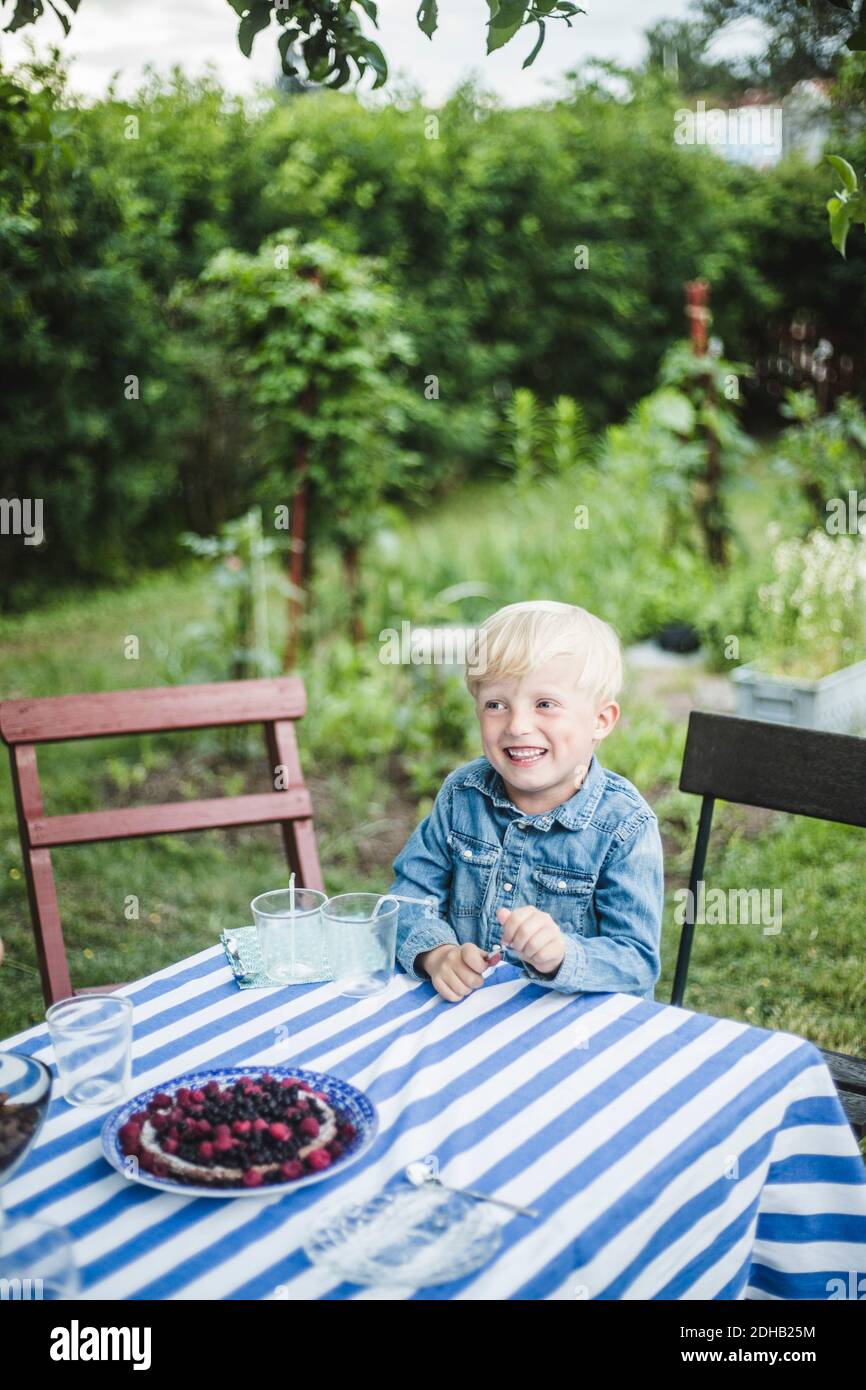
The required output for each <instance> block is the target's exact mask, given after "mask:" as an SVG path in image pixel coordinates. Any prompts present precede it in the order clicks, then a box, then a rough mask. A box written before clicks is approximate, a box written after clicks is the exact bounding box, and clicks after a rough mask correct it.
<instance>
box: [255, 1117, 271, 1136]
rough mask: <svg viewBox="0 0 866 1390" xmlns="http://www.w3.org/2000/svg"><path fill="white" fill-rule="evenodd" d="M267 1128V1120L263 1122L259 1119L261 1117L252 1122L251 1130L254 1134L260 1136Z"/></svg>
mask: <svg viewBox="0 0 866 1390" xmlns="http://www.w3.org/2000/svg"><path fill="white" fill-rule="evenodd" d="M267 1128H268V1122H267V1120H263V1119H261V1117H260V1118H259V1119H258V1120H253V1130H254V1132H255V1133H256V1134H261V1133H262V1132H263V1131H264V1130H266V1129H267ZM271 1132H272V1133H273V1126H271Z"/></svg>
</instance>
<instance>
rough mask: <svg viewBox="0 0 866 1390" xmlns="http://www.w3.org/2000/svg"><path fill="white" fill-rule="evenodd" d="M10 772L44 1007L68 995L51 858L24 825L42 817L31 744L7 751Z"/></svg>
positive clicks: (67, 974) (66, 969)
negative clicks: (34, 845)
mask: <svg viewBox="0 0 866 1390" xmlns="http://www.w3.org/2000/svg"><path fill="white" fill-rule="evenodd" d="M9 758H10V763H11V768H12V787H13V790H14V793H15V809H16V811H17V813H18V834H19V836H20V839H21V853H22V855H23V857H24V876H25V878H26V881H27V897H28V900H29V902H30V920H31V922H32V924H33V935H34V936H35V938H36V954H37V957H38V960H39V974H40V977H41V979H42V997H43V999H44V1000H45V1004H46V1007H47V1006H48V1005H50V1004H54V1003H55V1002H56V1001H57V1000H58V999H66V998H68V997H69V995H71V993H72V982H71V980H70V978H69V963H68V961H67V959H66V946H65V944H64V941H63V928H62V927H61V925H60V910H59V908H58V906H57V890H56V888H55V886H54V870H53V868H52V865H51V854H50V852H49V851H48V850H47V849H33V848H32V847H31V845H30V832H29V829H28V821H30V820H32V819H35V818H36V817H38V816H41V815H42V814H43V808H42V792H41V789H40V786H39V773H38V771H37V767H36V749H35V748H34V747H33V745H32V744H24V743H22V744H19V745H18V746H17V747H13V748H10V749H9Z"/></svg>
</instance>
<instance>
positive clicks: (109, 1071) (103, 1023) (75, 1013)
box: [45, 994, 132, 1106]
mask: <svg viewBox="0 0 866 1390" xmlns="http://www.w3.org/2000/svg"><path fill="white" fill-rule="evenodd" d="M45 1021H46V1022H47V1024H48V1031H49V1033H50V1034H51V1041H52V1043H53V1044H54V1056H55V1059H56V1062H57V1074H58V1076H59V1078H60V1080H61V1081H62V1082H63V1088H64V1099H65V1100H66V1101H67V1102H68V1103H69V1104H70V1105H96V1106H103V1105H116V1104H117V1103H118V1101H121V1100H123V1098H124V1096H125V1095H126V1094H127V1092H128V1090H129V1083H130V1079H131V1076H132V1001H131V1000H130V999H127V998H125V997H124V996H123V995H120V994H79V995H76V996H75V997H74V998H72V999H61V1000H59V1001H58V1003H56V1004H52V1005H51V1008H50V1009H49V1010H48V1012H47V1013H46V1015H45Z"/></svg>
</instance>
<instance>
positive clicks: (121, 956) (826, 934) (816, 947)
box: [0, 487, 866, 1054]
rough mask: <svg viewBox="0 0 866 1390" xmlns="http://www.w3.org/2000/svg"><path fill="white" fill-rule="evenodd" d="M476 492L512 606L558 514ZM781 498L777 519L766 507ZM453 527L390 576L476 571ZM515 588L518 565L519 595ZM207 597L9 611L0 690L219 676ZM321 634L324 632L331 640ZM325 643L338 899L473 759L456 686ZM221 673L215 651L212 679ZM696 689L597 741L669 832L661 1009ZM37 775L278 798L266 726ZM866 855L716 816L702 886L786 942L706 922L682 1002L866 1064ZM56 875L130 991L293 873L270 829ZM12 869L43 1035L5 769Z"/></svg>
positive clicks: (152, 588) (321, 713) (80, 865)
mask: <svg viewBox="0 0 866 1390" xmlns="http://www.w3.org/2000/svg"><path fill="white" fill-rule="evenodd" d="M503 491H504V490H503ZM770 491H771V490H768V489H765V488H763V489H761V488H759V489H757V491H756V490H755V489H751V490H750V492H749V494H748V495H747V496H746V498H745V502H744V505H745V506H746V512H747V514H748V515H749V518H750V522H751V526H752V529H753V532H754V535H755V537H756V543H760V534H761V532H760V528H757V527H755V525H754V519H753V517H752V503H753V500H754V497H755V495H759V496H760V495H762V494H763V495H769V493H770ZM473 496H474V503H473V508H472V509H471V510H472V511H474V512H475V514H476V518H478V517H481V516H482V515H483V517H485V518H487V521H488V524H489V525H490V526H491V527H493V528H494V529H495V530H496V534H497V535H498V536H499V553H498V555H496V556H495V557H493V558H492V561H491V566H490V572H491V573H493V574H494V576H495V577H494V581H493V583H492V584H491V585H490V590H491V599H492V601H493V602H494V603H495V602H499V601H508V600H509V599H510V598H511V597H512V594H511V593H508V592H504V590H505V588H506V583H505V579H504V577H503V576H504V575H505V572H506V570H507V568H508V560H509V547H510V546H511V543H512V540H513V537H514V535H515V534H516V530H517V528H518V527H519V531H520V543H521V546H522V548H523V549H524V550H526V549H528V548H530V547H531V546H532V541H533V534H532V531H531V526H532V525H534V526H535V527H536V533H535V541H536V543H537V546H538V549H539V550H541V549H543V548H544V546H545V545H547V547H548V549H547V552H546V553H547V554H548V556H549V543H548V539H547V535H546V532H545V529H544V528H545V527H549V505H550V504H549V499H548V502H547V503H546V504H545V505H546V508H547V510H542V511H538V512H536V513H534V514H532V513H531V511H530V513H526V512H524V513H523V514H522V515H521V516H520V517H519V518H518V517H516V516H515V515H514V512H513V510H512V509H511V508H510V506H509V505H508V503H507V501H506V500H505V498H504V496H503V495H502V494H501V493H500V492H499V491H498V490H497V489H496V488H495V487H492V488H490V489H488V490H487V491H486V492H485V491H484V490H481V491H480V492H477V493H475V494H473ZM773 500H774V505H778V496H777V494H776V493H773ZM528 517H529V521H528V520H527V518H528ZM459 520H460V524H461V526H462V528H463V530H464V532H465V534H466V541H467V550H468V549H469V547H470V538H469V531H470V530H471V529H472V527H473V525H474V528H475V531H474V543H475V544H476V545H478V546H481V545H483V544H484V537H483V535H482V536H479V535H478V530H479V526H480V524H481V523H480V522H479V521H478V520H477V519H476V521H475V522H474V523H473V522H471V521H470V519H469V517H468V516H467V508H466V501H465V499H464V502H463V507H462V510H461V513H460V518H459ZM457 521H458V518H457V517H456V516H455V512H454V504H453V503H451V504H449V505H447V506H445V507H443V509H442V511H441V513H439V514H434V515H430V516H428V518H427V519H426V520H425V521H424V522H423V524H422V525H420V526H419V527H417V528H415V529H414V530H412V529H410V530H409V532H408V533H407V534H406V535H403V536H399V535H397V536H395V537H392V544H393V545H394V546H396V547H397V549H396V551H394V553H392V555H391V558H390V566H391V570H392V572H393V573H398V572H399V573H402V574H403V575H404V580H403V584H404V586H409V588H410V589H411V586H412V585H413V584H415V583H417V584H419V585H420V583H421V574H420V571H421V570H423V569H424V567H425V564H427V563H428V562H430V567H429V568H427V571H426V572H427V576H428V590H427V592H428V594H429V593H430V584H431V579H430V574H431V568H432V569H435V564H433V563H432V562H433V561H435V560H441V561H442V563H443V565H444V563H445V562H444V559H443V557H445V556H446V555H447V556H448V562H447V571H446V574H445V575H443V577H451V576H452V575H454V576H456V575H458V574H460V573H461V566H462V576H463V578H465V577H466V575H467V567H468V566H470V565H471V564H472V563H473V558H472V556H469V558H467V550H464V551H461V549H460V548H459V547H457V548H456V549H455V542H454V536H455V530H454V528H455V524H456V523H457ZM528 525H530V534H528V535H527V526H528ZM509 528H512V529H509ZM513 554H514V552H513V551H511V556H512V558H513ZM468 572H469V573H472V570H471V569H469V570H468ZM540 573H541V569H540V568H539V569H537V570H536V574H535V575H533V577H532V578H531V579H530V580H529V581H528V582H527V585H526V588H525V589H524V594H526V593H533V592H535V591H536V589H538V588H540V583H539V578H538V575H539V574H540ZM547 573H548V576H549V580H548V583H547V586H546V592H547V593H548V594H549V595H550V596H553V597H567V598H570V599H572V600H573V601H575V600H577V601H579V599H578V595H577V594H576V593H575V592H574V586H573V584H571V583H570V581H569V578H568V576H567V575H566V576H565V577H564V578H563V579H562V580H560V579H559V578H558V577H557V574H558V571H557V569H556V567H555V566H552V567H551V568H549V569H548V571H547ZM406 576H408V577H406ZM482 577H483V578H487V576H486V575H484V576H482ZM435 578H436V576H434V578H433V582H434V583H435ZM319 582H320V584H321V586H322V592H321V603H320V611H321V612H322V613H327V612H328V611H329V605H330V606H334V605H337V602H338V601H337V599H336V598H335V596H334V590H335V586H334V584H333V579H332V577H330V578H329V575H328V568H327V565H324V566H323V568H322V577H321V579H320V581H319ZM519 584H520V578H519V572H518V573H516V574H515V575H514V577H513V578H511V579H510V583H509V587H511V588H518V587H519ZM326 588H327V592H325V589H326ZM392 601H393V602H394V610H395V611H397V612H400V611H401V610H402V611H403V612H407V611H408V612H413V611H415V610H413V609H412V608H411V607H408V608H407V607H406V606H404V605H405V604H407V603H408V597H407V593H406V592H405V590H401V592H400V594H399V596H398V598H397V599H396V600H393V599H392ZM215 602H216V600H215V596H214V589H213V585H212V583H211V582H210V580H209V578H208V577H207V576H206V575H205V574H203V573H201V572H200V571H199V570H197V569H194V568H186V569H184V570H181V571H178V572H176V573H170V574H163V575H161V576H156V577H154V576H144V577H142V578H141V579H140V580H139V581H138V582H137V583H136V584H134V585H133V586H131V587H130V588H127V589H125V590H120V591H105V592H99V593H93V592H91V593H89V594H87V593H70V594H68V595H67V596H66V597H64V598H63V600H62V601H57V602H55V603H53V604H51V605H50V606H48V607H46V608H44V609H42V610H40V611H38V612H35V613H30V614H28V615H26V616H23V617H6V618H4V619H2V620H0V642H2V667H0V696H2V697H3V698H8V697H10V696H23V695H32V696H36V695H47V694H62V693H66V692H72V691H79V690H101V689H111V688H122V687H132V686H148V685H162V684H165V683H166V682H169V681H175V680H188V679H192V678H208V676H207V674H206V673H204V672H203V671H202V670H201V669H199V666H197V665H195V663H193V662H192V661H191V658H190V649H191V645H192V639H191V637H190V634H191V633H192V634H198V637H199V639H200V633H201V625H202V624H206V623H207V622H208V621H210V619H211V616H212V610H213V607H214V603H215ZM314 603H315V594H314ZM384 604H386V601H385V600H383V605H384ZM488 607H489V601H488ZM428 610H429V612H434V611H438V610H436V609H435V604H432V606H431V605H430V604H428ZM383 611H384V607H383ZM424 616H425V617H426V616H427V612H425V614H424ZM324 621H325V620H324V619H323V618H321V617H319V618H318V619H317V622H316V626H317V627H319V628H320V630H321V625H322V624H324ZM130 634H132V635H135V636H137V637H138V639H139V651H140V655H139V659H138V660H127V659H126V658H125V656H124V639H125V638H126V637H127V636H129V635H130ZM200 645H201V643H200V640H199V646H200ZM315 650H316V658H315V660H312V659H308V660H307V662H306V664H305V665H304V666H302V668H301V674H302V675H303V676H304V679H305V681H306V683H307V686H308V690H309V693H310V711H309V713H308V715H307V717H306V718H305V719H304V721H303V722H302V724H301V725H300V727H299V739H300V746H301V755H302V760H303V764H304V768H305V772H306V775H307V778H308V780H309V783H310V786H311V790H312V795H313V801H314V808H315V814H316V824H317V829H318V836H319V844H320V856H321V859H322V864H323V870H324V874H325V879H326V886H327V888H328V890H329V891H331V892H341V891H346V890H348V889H349V888H359V889H384V888H385V887H386V886H387V883H388V881H389V879H390V876H391V862H392V860H393V858H394V856H395V854H396V852H397V850H398V849H399V847H400V846H401V844H402V843H403V842H404V840H405V838H406V836H407V835H408V834H409V833H410V831H411V829H412V828H413V827H414V825H415V824H416V823H417V821H418V819H419V818H420V816H421V815H423V814H425V813H426V811H427V810H428V809H429V806H430V802H431V795H432V793H433V791H434V790H435V787H436V785H438V782H439V780H441V775H442V774H443V772H444V771H445V770H447V768H448V767H450V766H456V765H457V764H458V763H460V762H462V761H465V760H466V759H467V758H469V757H472V756H475V754H476V753H477V752H478V751H480V750H479V749H478V746H477V744H476V743H475V742H474V740H473V719H472V714H471V710H470V708H469V705H468V698H467V697H466V696H465V694H464V693H463V691H462V687H461V686H460V684H459V682H456V681H454V682H453V684H452V681H453V678H445V680H444V681H442V680H440V679H438V678H433V677H431V676H430V673H425V672H423V671H420V670H417V669H415V670H413V671H412V672H411V673H406V672H403V673H402V677H403V678H406V679H408V675H409V674H411V677H412V682H413V684H411V685H410V686H409V687H407V688H408V689H409V692H410V693H409V696H408V697H407V696H406V695H405V691H404V694H403V696H402V697H400V698H399V699H398V698H397V696H396V694H395V688H394V686H393V685H388V683H387V682H388V681H390V680H392V679H394V677H392V675H391V674H390V673H389V668H386V667H383V666H382V665H381V664H380V663H378V661H377V660H376V658H375V653H374V654H373V656H372V658H370V659H367V660H366V662H365V663H362V665H361V666H360V667H357V666H352V665H351V658H349V657H347V656H346V654H345V652H344V651H343V650H342V648H340V647H339V646H338V645H334V644H333V643H332V644H331V645H330V646H329V645H328V643H327V641H326V640H325V638H324V636H320V641H319V644H318V646H317V647H316V648H315ZM368 656H369V654H368ZM188 658H189V659H188ZM335 663H336V664H335ZM340 663H342V666H341V664H340ZM347 663H348V664H347ZM391 670H393V668H391ZM227 674H228V672H227V671H226V670H224V669H220V667H219V663H218V661H217V660H216V658H214V663H213V665H212V667H211V669H210V675H211V676H213V677H214V678H217V677H219V676H222V677H225V675H227ZM428 677H430V678H429V679H427V678H428ZM701 678H702V673H701V671H700V670H698V669H695V668H691V669H690V670H688V671H679V670H675V671H673V672H672V673H671V676H670V680H669V681H668V682H667V683H665V682H664V681H663V682H662V683H661V685H659V683H658V682H656V683H655V684H654V685H653V687H652V690H651V692H650V691H648V690H647V689H646V688H644V686H643V682H642V680H641V677H640V673H639V672H634V673H633V675H632V678H631V681H630V687H629V689H628V690H627V692H626V697H625V700H624V715H623V719H622V721H621V725H620V728H619V729H618V730H617V731H616V733H615V734H614V736H613V737H612V738H611V740H610V742H609V743H608V744H607V745H606V747H605V758H604V761H605V762H606V763H607V765H608V766H610V767H611V768H613V769H614V770H616V771H619V772H621V773H623V774H624V775H625V776H628V777H630V778H631V779H632V780H633V781H634V782H635V783H636V785H637V786H638V787H639V788H640V789H641V791H642V792H643V793H644V794H645V795H646V796H647V797H648V799H649V800H650V802H651V804H652V805H653V806H654V808H655V810H656V811H657V813H658V815H659V819H660V822H661V825H662V831H663V836H664V841H665V848H666V873H667V890H668V902H667V909H666V914H665V923H664V931H663V940H662V958H663V970H662V976H661V979H660V981H659V983H658V985H657V987H656V996H657V998H658V999H659V1000H665V999H669V998H670V991H671V985H672V979H673V968H674V962H675V958H676V949H677V942H678V936H679V931H678V928H677V927H676V925H675V923H674V897H673V894H674V893H675V891H676V890H677V889H678V888H681V887H683V886H684V884H685V882H686V879H687V875H688V867H689V859H690V854H691V846H692V843H693V837H694V829H695V824H696V817H697V805H696V801H695V799H694V798H692V797H688V796H685V795H683V794H682V793H680V792H679V791H678V790H677V789H676V784H677V780H678V775H679V765H680V761H681V757H682V748H683V741H684V737H685V717H684V708H685V707H687V705H688V703H689V701H690V700H692V699H697V700H698V701H700V698H701V696H700V690H699V688H698V687H699V683H700V680H701ZM425 682H426V683H425ZM40 769H41V773H42V777H43V781H44V785H45V788H46V809H47V810H48V811H49V813H51V812H60V811H81V810H87V809H95V808H96V807H100V806H101V807H107V806H115V805H116V806H120V805H125V804H131V803H133V802H135V801H144V800H155V801H160V800H171V799H174V798H177V797H192V796H199V795H219V794H221V793H223V792H239V791H241V790H252V789H264V788H265V785H266V783H265V764H264V758H263V756H262V755H261V754H260V744H259V740H258V737H257V734H256V733H255V732H247V733H244V734H243V735H241V736H240V737H237V736H235V737H234V738H226V736H225V735H222V734H216V733H202V734H198V735H187V734H185V735H174V736H171V737H159V738H155V737H148V738H138V739H132V740H115V739H112V740H100V741H98V742H84V743H79V744H73V745H64V746H56V747H55V746H48V747H46V748H45V749H44V750H43V751H42V752H40ZM862 844H863V841H862V836H861V833H860V832H859V831H858V830H856V829H850V828H846V827H841V826H834V825H828V824H823V823H816V822H808V821H800V820H797V819H796V818H791V817H786V816H779V815H771V814H763V813H755V812H749V811H746V810H743V809H742V808H735V807H728V806H721V807H720V808H719V810H718V814H717V820H716V826H715V830H714V836H713V840H712V843H711V851H710V858H709V862H708V867H707V880H708V883H709V884H710V885H711V886H713V887H721V888H725V889H727V888H733V889H742V888H758V889H762V888H763V889H770V890H771V891H772V890H773V889H777V888H778V889H781V890H782V894H783V927H782V930H781V931H780V932H779V933H778V934H765V933H763V932H762V930H761V927H760V926H752V927H746V926H731V925H728V926H711V925H705V926H699V927H698V928H697V932H696V939H695V945H694V950H693V955H692V966H691V973H690V980H689V987H688V991H687V995H686V1003H687V1005H688V1006H690V1007H692V1008H695V1009H698V1010H701V1011H704V1012H707V1013H710V1014H714V1015H718V1016H721V1017H728V1018H735V1019H741V1020H745V1021H747V1022H749V1023H754V1024H758V1025H761V1026H764V1027H770V1028H776V1029H784V1030H787V1031H792V1032H795V1033H798V1034H802V1035H803V1036H804V1037H807V1038H809V1039H811V1040H812V1041H813V1042H815V1043H817V1044H819V1045H821V1046H825V1047H829V1048H834V1049H838V1050H839V1051H843V1052H852V1053H859V1054H862V1053H863V1052H864V1051H866V1033H864V1026H863V1019H864V1016H866V1007H864V1005H866V979H864V972H863V970H862V952H863V948H862V940H863V936H862V915H861V903H862V901H863V899H864V895H866V857H864V855H863V853H862ZM54 863H55V871H56V875H57V880H58V892H59V899H60V904H61V912H62V917H63V921H64V928H65V933H66V940H67V948H68V953H69V957H70V963H71V969H72V975H73V980H74V982H75V984H76V985H86V984H91V983H93V984H95V983H102V982H113V981H120V980H128V979H133V978H136V977H138V976H140V975H143V974H145V973H147V972H149V971H152V970H155V969H157V968H159V967H160V966H163V965H165V964H167V963H169V962H170V961H173V960H176V959H178V958H180V957H182V956H184V955H187V954H189V953H191V952H193V951H196V950H199V949H201V948H202V947H204V946H206V945H208V944H210V943H212V942H213V941H214V940H215V939H216V937H217V935H218V933H219V931H220V930H221V929H222V928H225V927H230V926H237V925H241V924H243V923H246V922H247V921H248V920H249V908H248V904H249V901H250V899H251V898H252V897H253V896H254V895H255V894H256V893H258V892H261V891H263V890H264V889H266V888H270V887H275V886H278V885H279V884H280V883H282V882H283V881H284V879H285V873H286V870H285V863H284V860H283V858H282V853H281V848H280V845H279V842H278V836H277V831H276V830H271V829H266V830H255V831H237V832H228V831H227V832H214V833H210V834H200V835H190V836H174V837H165V838H158V839H154V840H149V841H127V842H119V843H117V844H114V845H107V846H96V847H81V848H77V847H74V848H68V849H64V850H60V851H57V852H55V854H54ZM0 872H2V877H0V912H2V916H0V922H2V935H3V938H4V941H5V944H6V950H7V962H6V964H5V965H4V967H3V968H2V970H0V1031H2V1033H3V1034H4V1035H8V1034H10V1033H12V1032H14V1031H16V1030H17V1029H19V1028H24V1027H27V1026H29V1025H30V1024H32V1023H34V1022H36V1021H37V1020H38V1019H39V1017H40V1016H41V1013H42V1002H41V994H40V989H39V982H38V977H37V974H36V970H35V954H34V950H33V944H32V939H31V935H30V927H29V917H28V911H27V901H26V893H25V887H24V879H23V873H22V865H21V855H20V849H19V845H18V837H17V831H16V825H15V817H14V809H13V804H12V795H11V787H10V782H9V775H8V767H7V765H6V763H5V760H4V763H3V765H2V767H0ZM136 913H137V916H136V915H135V914H136Z"/></svg>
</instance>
